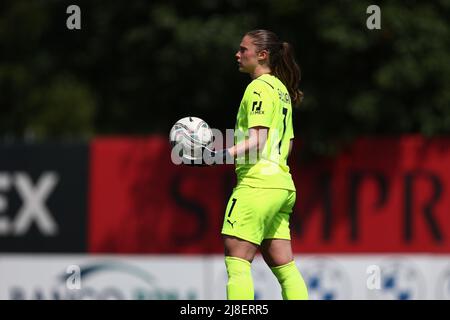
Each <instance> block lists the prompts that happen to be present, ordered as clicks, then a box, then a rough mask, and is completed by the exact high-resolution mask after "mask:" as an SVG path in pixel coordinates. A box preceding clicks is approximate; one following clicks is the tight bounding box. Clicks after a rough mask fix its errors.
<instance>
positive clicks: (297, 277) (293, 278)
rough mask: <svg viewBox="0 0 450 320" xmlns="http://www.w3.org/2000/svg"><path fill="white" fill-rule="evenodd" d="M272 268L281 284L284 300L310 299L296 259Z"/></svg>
mask: <svg viewBox="0 0 450 320" xmlns="http://www.w3.org/2000/svg"><path fill="white" fill-rule="evenodd" d="M270 269H271V270H272V272H273V274H274V275H275V277H277V279H278V282H279V283H280V285H281V295H282V296H283V300H307V299H308V288H307V287H306V284H305V281H304V280H303V277H302V275H301V274H300V271H298V269H297V266H296V265H295V262H294V261H291V262H289V263H287V264H285V265H282V266H278V267H274V268H270Z"/></svg>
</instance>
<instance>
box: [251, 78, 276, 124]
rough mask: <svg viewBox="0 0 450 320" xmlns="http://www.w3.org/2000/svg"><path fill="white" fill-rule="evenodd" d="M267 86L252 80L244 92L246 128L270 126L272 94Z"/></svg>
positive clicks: (272, 107) (272, 106)
mask: <svg viewBox="0 0 450 320" xmlns="http://www.w3.org/2000/svg"><path fill="white" fill-rule="evenodd" d="M270 90H271V88H270V87H269V84H267V83H264V82H263V81H258V80H253V81H252V82H251V83H250V84H249V85H248V86H247V89H246V90H245V94H244V103H245V105H246V111H247V119H248V128H252V127H256V126H263V127H269V128H270V126H271V123H272V119H273V110H274V99H273V93H271V91H270Z"/></svg>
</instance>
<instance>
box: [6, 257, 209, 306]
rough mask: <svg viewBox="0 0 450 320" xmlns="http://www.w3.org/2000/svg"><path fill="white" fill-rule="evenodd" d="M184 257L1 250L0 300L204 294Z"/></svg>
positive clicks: (198, 267) (196, 271)
mask: <svg viewBox="0 0 450 320" xmlns="http://www.w3.org/2000/svg"><path fill="white" fill-rule="evenodd" d="M204 267H205V264H204V263H203V260H202V259H199V258H191V257H189V256H183V257H172V256H164V257H161V256H146V257H144V256H97V255H93V256H88V255H74V256H72V255H71V256H67V255H63V256H61V255H37V256H31V255H24V256H22V255H21V256H19V255H0V299H101V300H105V299H132V300H137V299H170V300H175V299H203V298H204V297H203V292H204V287H203V286H204V282H205V281H204V280H203V275H204Z"/></svg>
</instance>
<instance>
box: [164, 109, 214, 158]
mask: <svg viewBox="0 0 450 320" xmlns="http://www.w3.org/2000/svg"><path fill="white" fill-rule="evenodd" d="M169 139H170V144H171V145H172V147H178V148H179V151H180V153H179V155H180V156H183V155H185V156H187V157H188V158H192V159H193V158H196V157H198V156H199V155H201V150H202V148H203V147H207V146H210V145H211V144H212V142H213V133H212V130H211V128H210V127H209V126H208V124H207V123H206V122H205V121H204V120H202V119H200V118H198V117H185V118H182V119H180V120H178V121H177V122H176V123H175V124H174V125H173V127H172V129H171V130H170V135H169Z"/></svg>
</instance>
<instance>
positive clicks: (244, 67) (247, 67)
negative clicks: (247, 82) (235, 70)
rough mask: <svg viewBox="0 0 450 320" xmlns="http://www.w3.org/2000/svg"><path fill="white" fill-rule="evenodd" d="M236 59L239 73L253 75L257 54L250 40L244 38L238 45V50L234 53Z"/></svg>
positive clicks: (256, 64) (247, 37)
mask: <svg viewBox="0 0 450 320" xmlns="http://www.w3.org/2000/svg"><path fill="white" fill-rule="evenodd" d="M236 59H237V62H238V64H239V71H241V72H245V73H253V72H254V70H255V68H256V67H257V66H258V54H257V53H256V47H255V45H254V44H253V43H252V38H250V37H249V36H245V37H244V38H242V41H241V43H240V45H239V50H238V52H236Z"/></svg>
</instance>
